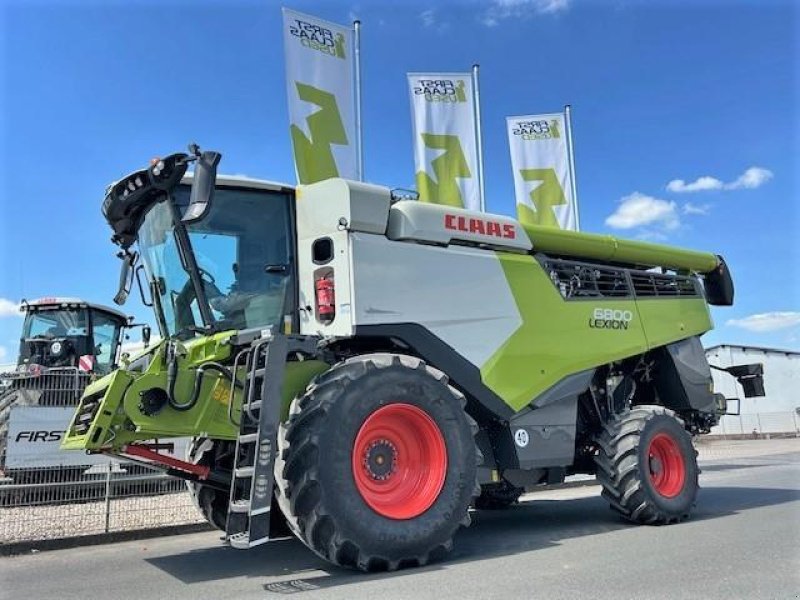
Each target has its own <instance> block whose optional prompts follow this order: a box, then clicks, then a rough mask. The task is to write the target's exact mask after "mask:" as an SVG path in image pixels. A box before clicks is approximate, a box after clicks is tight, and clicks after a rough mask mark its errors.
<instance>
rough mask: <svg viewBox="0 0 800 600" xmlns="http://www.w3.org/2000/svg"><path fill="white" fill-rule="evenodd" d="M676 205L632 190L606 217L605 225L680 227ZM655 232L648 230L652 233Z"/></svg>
mask: <svg viewBox="0 0 800 600" xmlns="http://www.w3.org/2000/svg"><path fill="white" fill-rule="evenodd" d="M680 224H681V221H680V217H679V216H678V211H677V205H676V204H675V203H674V202H669V201H667V200H661V199H659V198H654V197H652V196H647V195H645V194H641V193H639V192H634V193H632V194H630V195H629V196H625V197H624V198H622V199H621V200H620V204H619V206H618V207H617V210H616V211H614V213H613V214H612V215H610V216H609V217H608V218H607V219H606V225H608V226H609V227H613V228H614V229H633V228H634V227H642V226H644V225H650V226H657V227H660V228H662V229H666V230H673V229H677V228H678V227H680ZM654 233H657V232H650V233H649V235H650V236H651V237H652V235H653V234H654Z"/></svg>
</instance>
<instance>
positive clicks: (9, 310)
mask: <svg viewBox="0 0 800 600" xmlns="http://www.w3.org/2000/svg"><path fill="white" fill-rule="evenodd" d="M21 316H22V313H21V312H20V311H19V304H18V303H17V302H12V301H11V300H7V299H6V298H0V318H2V317H21Z"/></svg>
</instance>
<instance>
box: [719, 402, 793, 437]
mask: <svg viewBox="0 0 800 600" xmlns="http://www.w3.org/2000/svg"><path fill="white" fill-rule="evenodd" d="M734 408H735V407H734ZM711 434H712V435H720V436H743V435H753V436H759V437H760V436H764V435H770V434H794V435H796V436H800V415H798V414H797V411H796V410H793V411H783V412H763V413H750V414H744V415H726V416H724V417H722V419H721V420H720V423H719V425H717V426H716V427H714V428H712V429H711Z"/></svg>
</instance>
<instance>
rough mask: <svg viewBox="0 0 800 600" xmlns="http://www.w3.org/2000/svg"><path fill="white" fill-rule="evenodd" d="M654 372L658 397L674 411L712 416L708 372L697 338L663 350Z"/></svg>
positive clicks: (712, 396)
mask: <svg viewBox="0 0 800 600" xmlns="http://www.w3.org/2000/svg"><path fill="white" fill-rule="evenodd" d="M662 350H663V355H662V356H661V358H660V360H659V361H658V366H657V368H656V373H655V384H656V391H657V392H658V397H659V398H660V400H661V402H662V403H663V404H664V406H666V407H667V408H671V409H673V410H676V411H682V410H697V411H700V412H704V413H712V414H713V413H714V412H715V403H714V394H713V392H712V388H711V382H712V380H711V369H710V368H709V366H708V361H706V354H705V352H704V351H703V346H702V344H701V343H700V338H697V337H691V338H688V339H685V340H681V341H680V342H675V343H674V344H669V345H668V346H665V347H664V348H663V349H662Z"/></svg>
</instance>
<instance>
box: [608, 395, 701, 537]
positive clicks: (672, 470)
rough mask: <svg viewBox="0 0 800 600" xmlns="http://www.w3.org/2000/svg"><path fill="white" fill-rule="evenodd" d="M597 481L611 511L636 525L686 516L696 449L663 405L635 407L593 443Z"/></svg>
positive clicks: (691, 497) (693, 484) (695, 483)
mask: <svg viewBox="0 0 800 600" xmlns="http://www.w3.org/2000/svg"><path fill="white" fill-rule="evenodd" d="M596 441H597V443H598V445H599V452H598V454H597V456H596V457H595V462H596V464H597V479H598V480H599V482H600V483H601V485H602V486H603V497H604V498H606V500H608V501H609V503H610V504H611V507H612V508H613V509H614V510H616V511H617V512H619V513H620V514H622V515H623V516H624V517H625V518H627V519H629V520H631V521H634V522H636V523H643V524H648V525H664V524H668V523H677V522H679V521H682V520H684V519H686V518H688V517H689V515H690V513H691V511H692V508H693V507H694V504H695V499H696V498H697V491H698V487H699V486H698V475H699V473H700V470H699V469H698V467H697V451H696V450H695V449H694V446H693V445H692V438H691V436H690V435H689V433H688V432H687V431H686V429H685V428H684V425H683V421H681V419H679V418H678V417H677V416H676V415H675V413H674V412H672V411H671V410H668V409H666V408H664V407H662V406H635V407H633V408H631V409H630V410H627V411H625V412H623V413H621V414H619V415H616V416H614V418H613V419H612V420H611V422H609V423H607V424H606V425H605V426H604V428H603V431H602V433H601V434H600V435H599V436H598V437H597V439H596Z"/></svg>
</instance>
